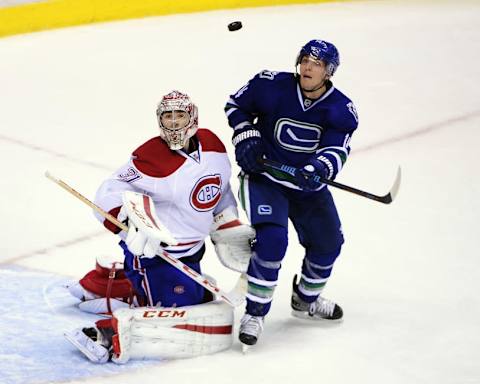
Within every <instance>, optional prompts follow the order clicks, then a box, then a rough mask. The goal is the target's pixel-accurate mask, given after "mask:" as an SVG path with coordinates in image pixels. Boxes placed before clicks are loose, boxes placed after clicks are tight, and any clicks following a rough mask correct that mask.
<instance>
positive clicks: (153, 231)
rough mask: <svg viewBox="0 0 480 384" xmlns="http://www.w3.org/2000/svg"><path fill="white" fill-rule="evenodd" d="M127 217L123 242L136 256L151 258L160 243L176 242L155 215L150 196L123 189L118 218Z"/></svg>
mask: <svg viewBox="0 0 480 384" xmlns="http://www.w3.org/2000/svg"><path fill="white" fill-rule="evenodd" d="M127 219H128V233H127V237H126V239H125V243H126V244H127V247H128V249H129V250H130V252H132V253H133V254H134V255H136V256H143V257H147V258H153V257H155V256H156V255H157V252H158V251H159V249H160V248H161V244H164V245H165V244H166V245H176V244H178V242H177V241H176V240H175V238H174V237H173V236H172V235H171V234H170V232H169V231H168V229H167V228H166V227H165V226H164V225H163V224H162V223H161V222H160V220H159V218H158V217H157V215H156V213H155V206H154V204H153V201H152V198H151V197H150V196H147V195H142V194H141V193H136V192H132V191H125V192H124V193H123V205H122V208H121V209H120V212H119V214H118V220H120V221H126V220H127Z"/></svg>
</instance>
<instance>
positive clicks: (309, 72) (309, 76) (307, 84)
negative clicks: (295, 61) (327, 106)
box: [300, 56, 328, 91]
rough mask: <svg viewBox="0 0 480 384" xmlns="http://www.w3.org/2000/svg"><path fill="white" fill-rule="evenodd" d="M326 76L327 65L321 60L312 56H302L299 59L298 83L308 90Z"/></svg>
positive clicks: (322, 80) (312, 88)
mask: <svg viewBox="0 0 480 384" xmlns="http://www.w3.org/2000/svg"><path fill="white" fill-rule="evenodd" d="M327 78H328V76H327V67H326V65H325V63H324V62H323V61H322V60H317V59H315V58H314V57H312V56H303V57H302V59H301V60H300V85H301V87H302V88H303V89H304V90H306V91H308V90H314V89H316V88H317V87H318V86H319V85H320V84H322V83H323V82H324V81H325V80H326V79H327Z"/></svg>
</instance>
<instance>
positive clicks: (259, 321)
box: [238, 313, 264, 353]
mask: <svg viewBox="0 0 480 384" xmlns="http://www.w3.org/2000/svg"><path fill="white" fill-rule="evenodd" d="M263 322H264V317H263V316H252V315H249V314H248V313H245V314H244V315H243V317H242V319H241V320H240V332H239V335H238V338H239V339H240V341H241V342H242V351H243V352H244V353H245V352H246V351H247V350H248V348H249V347H250V346H252V345H255V344H256V343H257V341H258V338H259V337H260V334H261V333H262V331H263Z"/></svg>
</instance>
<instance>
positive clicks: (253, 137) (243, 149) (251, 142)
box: [232, 128, 265, 173]
mask: <svg viewBox="0 0 480 384" xmlns="http://www.w3.org/2000/svg"><path fill="white" fill-rule="evenodd" d="M232 143H233V145H234V146H235V159H236V160H237V164H238V165H239V166H240V168H242V169H243V170H244V171H245V172H247V173H255V172H262V171H263V167H262V165H260V164H259V163H258V161H257V159H259V158H262V157H263V155H264V153H265V151H264V148H263V143H262V138H261V136H260V132H259V131H258V130H256V129H254V128H249V129H244V130H238V132H237V131H236V132H235V133H234V135H233V138H232Z"/></svg>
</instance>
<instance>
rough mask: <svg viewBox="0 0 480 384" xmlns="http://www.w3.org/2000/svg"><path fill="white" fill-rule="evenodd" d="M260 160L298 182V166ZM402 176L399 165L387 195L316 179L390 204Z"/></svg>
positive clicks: (315, 179) (269, 167)
mask: <svg viewBox="0 0 480 384" xmlns="http://www.w3.org/2000/svg"><path fill="white" fill-rule="evenodd" d="M258 162H259V163H260V164H262V165H263V166H264V168H265V169H266V170H268V169H271V170H275V171H278V172H281V173H283V174H284V175H285V176H288V178H289V181H291V182H292V183H294V184H295V183H296V180H295V175H296V172H297V168H295V167H292V166H290V165H286V164H282V163H279V162H278V161H275V160H270V159H265V158H263V159H258ZM401 178H402V172H401V169H400V167H398V170H397V175H396V178H395V181H394V183H393V186H392V188H391V189H390V192H388V193H387V194H386V195H383V196H378V195H374V194H373V193H370V192H366V191H362V190H360V189H357V188H353V187H350V186H348V185H345V184H341V183H338V182H336V181H333V180H327V179H323V178H320V177H319V176H315V177H314V181H316V182H318V183H319V184H320V183H323V184H327V185H330V186H332V187H335V188H338V189H342V190H344V191H347V192H350V193H353V194H355V195H358V196H363V197H365V198H367V199H370V200H374V201H378V202H379V203H383V204H390V203H391V202H392V201H393V200H394V199H395V197H396V196H397V193H398V190H399V189H400V183H401Z"/></svg>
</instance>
